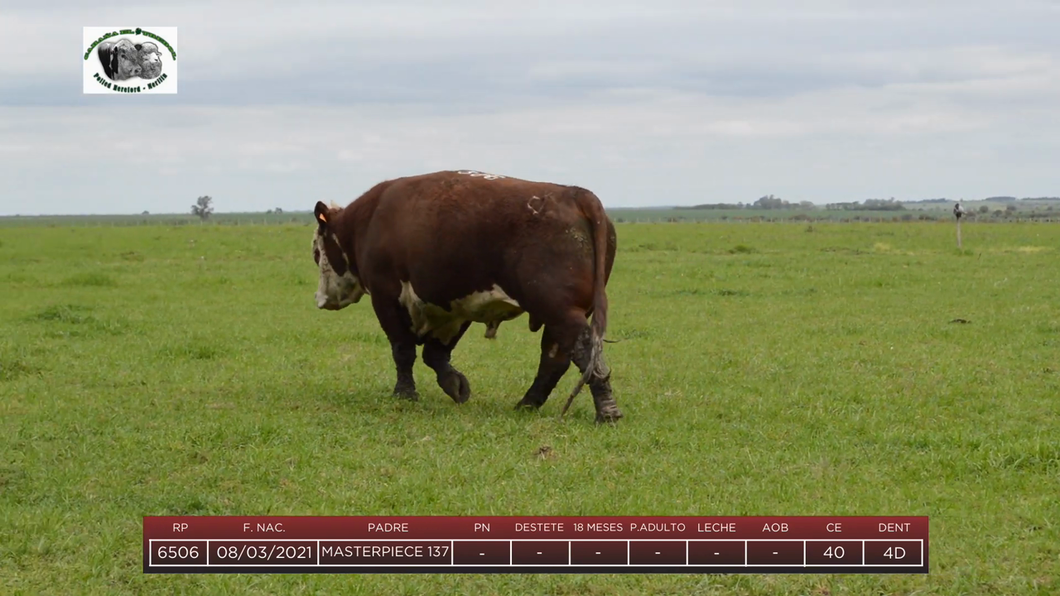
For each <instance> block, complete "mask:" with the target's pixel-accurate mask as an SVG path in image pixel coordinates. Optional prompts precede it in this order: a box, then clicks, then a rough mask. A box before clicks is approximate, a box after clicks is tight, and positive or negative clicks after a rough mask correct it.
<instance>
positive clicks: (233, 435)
mask: <svg viewBox="0 0 1060 596" xmlns="http://www.w3.org/2000/svg"><path fill="white" fill-rule="evenodd" d="M618 234H619V252H618V258H617V262H616V266H615V271H614V274H613V277H612V281H611V283H610V285H609V288H608V289H609V295H610V302H611V316H610V321H611V323H610V329H609V337H610V338H611V339H614V340H620V341H619V342H618V343H614V344H608V345H607V354H608V360H609V363H610V365H611V367H612V369H613V377H612V381H613V383H614V387H615V391H616V397H617V398H618V400H619V404H620V405H621V406H622V408H623V411H624V413H625V414H626V418H624V419H623V420H622V421H621V422H620V423H619V424H618V425H617V426H615V427H597V426H596V425H594V424H593V413H592V404H591V400H590V399H589V398H588V396H587V394H583V395H582V396H580V397H579V399H578V400H577V401H576V402H575V405H574V406H573V408H572V411H571V412H570V413H568V417H567V418H566V419H565V420H562V421H561V420H558V419H557V417H556V415H557V414H558V412H559V410H560V408H561V407H562V402H563V401H564V400H565V397H566V395H565V392H566V391H569V389H570V388H571V387H572V385H573V383H574V373H573V372H570V373H568V375H567V377H565V378H564V380H563V381H562V383H561V385H560V387H559V389H558V390H557V393H556V394H554V395H553V397H552V399H551V400H550V401H549V403H548V404H547V405H546V406H545V408H543V409H542V410H541V411H540V412H536V413H526V412H515V411H513V410H512V407H513V405H514V404H515V402H516V401H517V400H518V399H519V398H520V397H521V396H522V394H523V392H524V391H525V390H526V388H527V387H528V386H529V384H530V382H531V380H532V378H533V374H534V372H535V368H536V363H537V351H538V342H539V340H540V338H539V336H538V335H536V334H531V333H529V331H528V330H527V328H526V318H525V317H523V318H520V319H518V320H516V321H513V322H510V323H506V324H504V325H502V326H501V328H500V332H499V333H498V338H497V339H496V340H495V341H490V340H486V339H484V338H483V337H482V334H483V331H484V327H482V326H481V325H477V326H475V327H474V328H473V329H472V331H470V332H469V333H468V335H467V336H466V337H465V339H464V340H463V342H462V344H461V345H460V346H459V348H458V349H457V351H456V353H455V355H454V364H455V365H456V366H457V367H458V368H460V369H462V370H463V372H464V373H466V374H467V376H468V378H469V379H470V381H471V387H472V391H473V395H472V398H471V400H470V401H469V402H468V403H466V404H464V405H462V406H457V405H456V404H454V403H453V402H452V401H451V400H450V399H449V398H448V397H446V396H445V395H444V394H443V393H442V391H441V390H440V389H439V388H438V387H437V386H436V385H435V384H434V378H433V374H431V373H430V372H429V371H428V370H427V369H426V367H425V366H424V365H423V364H422V363H418V364H417V381H418V383H419V386H420V392H421V395H422V400H421V401H420V402H419V403H409V402H402V401H397V400H395V399H392V398H391V397H390V396H389V393H390V390H391V389H392V387H393V382H394V372H393V366H392V364H391V359H390V350H389V349H388V345H387V343H386V341H385V339H384V336H383V333H382V331H381V330H380V329H379V328H378V325H377V323H376V321H375V319H374V316H373V314H372V312H371V308H370V306H369V305H368V304H367V303H366V302H362V303H361V304H359V305H354V306H351V307H350V308H348V309H346V310H344V311H341V312H338V313H333V312H321V311H317V309H316V308H315V305H314V300H313V292H314V291H315V289H316V275H317V273H316V271H315V268H314V265H313V261H312V257H311V254H310V241H311V236H312V229H311V228H310V227H308V226H303V225H297V224H290V225H271V226H238V227H235V226H181V227H174V226H161V225H153V226H152V225H148V226H137V227H100V228H78V227H40V226H38V227H11V228H5V229H2V230H0V330H2V337H0V593H3V594H106V595H112V594H246V593H254V594H332V593H339V592H341V593H353V594H408V595H421V594H433V593H439V594H443V593H444V594H474V595H476V596H484V595H492V594H512V595H520V596H521V595H529V594H569V595H611V594H618V595H633V594H681V595H688V594H761V595H767V594H807V595H817V596H823V595H835V594H851V595H863V594H887V595H889V594H910V595H911V594H917V595H924V594H946V595H950V594H982V595H994V594H1003V595H1011V594H1057V593H1060V579H1058V578H1060V496H1058V495H1060V408H1058V404H1060V283H1057V280H1056V271H1057V264H1058V263H1060V260H1058V256H1060V255H1058V254H1057V253H1058V247H1060V226H1055V225H1048V224H991V225H975V224H971V225H966V226H965V228H964V247H965V250H964V251H963V252H958V251H957V249H956V247H955V244H956V242H955V237H954V228H953V225H952V223H949V222H947V223H906V224H896V223H886V224H827V223H826V224H816V223H815V224H813V225H812V226H807V225H806V224H717V223H702V224H658V225H645V224H634V225H629V224H626V225H619V226H618ZM958 318H960V319H965V320H967V321H970V323H967V324H960V323H952V322H951V321H953V320H954V319H958ZM543 446H548V447H550V448H551V450H550V451H549V452H548V456H547V457H542V456H541V455H539V450H540V448H541V447H543ZM145 515H691V516H695V515H704V516H706V515H927V516H930V518H931V573H930V574H929V575H893V576H858V575H843V576H826V575H772V576H763V575H727V576H712V575H670V576H664V575H596V576H534V575H498V576H484V575H458V574H454V575H435V576H417V575H284V576H281V575H235V576H225V575H178V576H167V575H144V574H143V573H142V560H141V518H142V516H145Z"/></svg>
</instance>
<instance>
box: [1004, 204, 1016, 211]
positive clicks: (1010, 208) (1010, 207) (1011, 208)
mask: <svg viewBox="0 0 1060 596" xmlns="http://www.w3.org/2000/svg"><path fill="white" fill-rule="evenodd" d="M1015 210H1016V206H1015V205H1009V206H1008V207H1005V211H1008V212H1009V213H1012V212H1013V211H1015Z"/></svg>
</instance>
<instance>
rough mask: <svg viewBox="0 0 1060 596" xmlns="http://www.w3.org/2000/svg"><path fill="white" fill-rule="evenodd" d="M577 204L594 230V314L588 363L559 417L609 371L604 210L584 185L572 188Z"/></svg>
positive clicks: (605, 223) (605, 222)
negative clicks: (587, 388) (579, 395)
mask: <svg viewBox="0 0 1060 596" xmlns="http://www.w3.org/2000/svg"><path fill="white" fill-rule="evenodd" d="M574 197H575V200H576V201H577V203H578V207H579V208H580V209H581V210H582V212H583V213H584V214H585V216H586V217H587V218H588V219H589V223H590V227H591V228H592V231H593V253H594V261H595V263H594V274H593V314H592V317H593V318H592V323H591V324H590V326H589V331H590V349H589V364H588V365H587V366H586V367H585V371H584V372H583V373H582V376H581V378H579V379H578V384H577V385H575V386H574V390H573V391H572V392H571V394H570V397H568V398H567V403H566V405H564V406H563V411H562V412H560V416H561V417H562V416H563V415H565V414H566V413H567V410H568V409H569V408H570V405H571V404H572V403H573V402H574V397H575V396H576V395H578V393H579V392H580V391H581V390H582V387H584V386H585V384H586V383H588V382H589V379H591V378H592V377H593V376H596V377H598V378H607V376H608V375H609V374H610V371H609V370H608V368H607V364H606V363H605V362H604V333H605V332H606V331H607V290H606V287H607V214H606V213H605V212H604V206H603V205H602V204H601V203H600V199H599V198H597V196H596V195H594V194H593V193H591V192H589V191H587V190H585V189H583V188H575V194H574Z"/></svg>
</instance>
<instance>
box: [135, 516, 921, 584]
mask: <svg viewBox="0 0 1060 596" xmlns="http://www.w3.org/2000/svg"><path fill="white" fill-rule="evenodd" d="M143 523H144V525H143V548H144V573H927V572H928V518H927V517H914V516H907V517H891V516H888V517H496V516H489V517H441V516H438V517H425V516H418V517H366V516H365V517H277V516H269V517H234V516H233V517H227V516H226V517H218V516H212V517H188V516H183V517H144V521H143Z"/></svg>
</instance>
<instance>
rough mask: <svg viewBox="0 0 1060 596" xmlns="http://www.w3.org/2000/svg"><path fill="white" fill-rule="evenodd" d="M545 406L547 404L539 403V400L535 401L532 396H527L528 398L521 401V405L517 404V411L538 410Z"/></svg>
mask: <svg viewBox="0 0 1060 596" xmlns="http://www.w3.org/2000/svg"><path fill="white" fill-rule="evenodd" d="M544 404H545V402H543V401H538V400H537V399H534V398H533V397H532V396H529V395H527V396H525V397H523V399H520V400H519V403H517V404H515V409H516V410H538V409H540V408H541V406H543V405H544Z"/></svg>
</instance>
